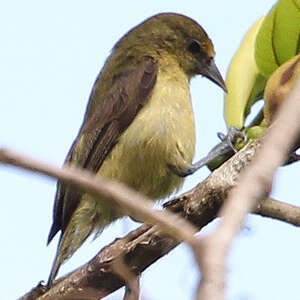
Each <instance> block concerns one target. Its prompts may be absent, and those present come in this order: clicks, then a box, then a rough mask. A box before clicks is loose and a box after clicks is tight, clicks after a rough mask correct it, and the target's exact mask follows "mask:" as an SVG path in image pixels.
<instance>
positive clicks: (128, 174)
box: [98, 59, 195, 199]
mask: <svg viewBox="0 0 300 300" xmlns="http://www.w3.org/2000/svg"><path fill="white" fill-rule="evenodd" d="M194 148H195V133H194V117H193V111H192V105H191V100H190V91H189V79H188V77H187V76H186V74H185V73H184V72H183V71H182V70H181V69H180V67H179V66H178V64H177V63H176V62H175V61H173V60H172V59H168V60H164V61H160V65H159V71H158V76H157V81H156V83H155V87H154V89H153V92H152V95H151V97H150V99H149V100H148V102H147V104H146V105H145V106H144V107H143V108H142V109H141V110H140V112H139V113H138V115H137V116H136V118H135V119H134V121H133V122H132V124H131V125H130V126H129V127H128V129H127V130H126V131H125V132H124V133H123V134H122V136H121V137H120V140H119V142H118V144H117V145H116V146H115V147H114V149H113V150H112V151H111V153H110V155H109V156H108V157H107V158H106V160H105V161H104V163H103V165H102V167H101V169H100V171H99V173H98V174H99V175H101V176H105V177H109V178H112V179H116V180H119V181H121V182H123V183H125V184H127V185H129V186H131V187H132V188H134V189H136V190H138V191H140V192H141V193H144V194H146V195H147V196H149V197H151V198H153V199H159V198H162V197H165V196H167V195H169V194H170V193H172V192H173V191H174V190H176V189H178V188H179V187H180V186H181V184H182V181H183V179H182V178H180V177H179V176H177V175H175V174H173V173H172V172H171V171H170V169H169V168H168V166H167V164H174V165H175V166H177V165H180V164H182V161H186V162H188V163H191V162H192V159H193V156H194Z"/></svg>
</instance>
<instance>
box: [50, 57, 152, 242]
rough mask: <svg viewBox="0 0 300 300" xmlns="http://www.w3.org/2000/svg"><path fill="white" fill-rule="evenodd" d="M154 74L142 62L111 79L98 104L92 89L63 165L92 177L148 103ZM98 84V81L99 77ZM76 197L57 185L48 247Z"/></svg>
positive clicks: (66, 187) (149, 64)
mask: <svg viewBox="0 0 300 300" xmlns="http://www.w3.org/2000/svg"><path fill="white" fill-rule="evenodd" d="M157 70H158V68H157V64H156V63H155V62H154V61H153V60H152V59H151V58H150V57H149V58H145V59H144V61H143V62H140V63H139V64H138V65H137V66H136V67H134V68H133V69H131V70H129V71H125V72H121V73H119V74H117V75H116V76H114V78H113V83H112V85H111V88H110V90H109V92H108V93H107V96H106V97H105V98H103V99H102V100H101V101H99V102H95V101H94V100H95V99H93V97H97V95H96V92H95V88H94V89H93V92H92V94H91V97H90V102H91V101H93V106H92V111H91V109H90V107H91V106H90V104H91V103H89V111H88V115H87V117H86V118H85V121H84V124H83V126H82V128H81V130H80V132H79V135H78V137H77V139H76V140H75V141H74V143H73V145H72V147H71V149H70V152H69V154H68V156H67V158H66V163H67V164H72V165H74V166H78V167H81V168H84V169H87V170H89V171H91V172H95V173H96V172H97V171H98V170H99V168H100V167H101V165H102V163H103V161H104V159H105V158H106V156H107V155H108V153H109V152H110V151H111V149H112V148H113V147H114V145H115V144H116V143H117V142H118V138H119V137H120V135H121V134H122V132H123V131H124V130H126V128H128V126H129V125H130V123H131V122H132V121H133V119H134V118H135V116H136V115H137V113H138V112H139V110H140V109H141V108H142V107H143V105H144V104H145V103H146V102H147V100H148V99H149V97H150V95H151V92H152V89H153V87H154V84H155V82H156V77H157ZM98 80H101V76H100V77H99V79H98ZM95 85H97V82H96V84H95ZM99 92H100V93H101V90H100V91H99V90H98V91H97V93H99ZM95 103H96V104H95ZM80 197H81V194H80V192H79V191H78V190H77V189H76V188H74V187H70V186H69V185H66V184H64V183H61V182H58V186H57V192H56V197H55V204H54V218H53V224H52V227H51V230H50V233H49V237H48V243H49V242H50V241H51V240H52V238H53V237H54V236H55V234H56V233H57V232H58V231H59V230H62V232H64V230H65V229H66V227H67V225H68V223H69V221H70V218H71V216H72V214H73V212H74V210H75V209H76V207H77V205H78V203H79V201H80Z"/></svg>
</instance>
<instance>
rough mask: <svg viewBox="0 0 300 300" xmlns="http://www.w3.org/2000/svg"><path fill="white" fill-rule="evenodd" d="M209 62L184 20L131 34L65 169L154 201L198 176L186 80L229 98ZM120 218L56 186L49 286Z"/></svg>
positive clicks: (98, 86)
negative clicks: (201, 81)
mask: <svg viewBox="0 0 300 300" xmlns="http://www.w3.org/2000/svg"><path fill="white" fill-rule="evenodd" d="M214 56H215V51H214V47H213V44H212V42H211V40H210V38H209V37H208V35H207V33H206V32H205V30H204V29H203V28H202V27H201V26H200V25H199V24H198V23H197V22H196V21H194V20H193V19H191V18H189V17H187V16H184V15H181V14H177V13H160V14H157V15H154V16H152V17H150V18H148V19H146V20H145V21H143V22H142V23H141V24H139V25H137V26H136V27H134V28H133V29H131V30H130V31H129V32H128V33H126V34H125V35H124V36H123V37H122V38H121V39H120V40H119V41H118V42H117V43H116V44H115V46H114V47H113V49H112V51H111V54H110V55H109V57H108V58H107V60H106V62H105V64H104V66H103V68H102V70H101V71H100V73H99V75H98V77H97V78H96V81H95V83H94V85H93V88H92V91H91V94H90V97H89V101H88V105H87V109H86V112H85V115H84V119H83V123H82V126H81V128H80V130H79V133H78V135H77V137H76V139H75V141H74V142H73V144H72V146H71V149H70V151H69V153H68V155H67V157H66V160H65V164H67V165H71V166H72V167H80V168H83V169H86V170H88V171H90V172H93V173H95V176H101V177H104V178H109V179H112V180H116V181H119V182H122V183H124V184H126V185H128V186H129V187H131V188H132V189H134V190H136V191H138V192H140V193H143V194H144V195H146V196H148V197H150V198H151V199H153V200H159V199H162V198H165V197H167V196H168V195H170V194H172V193H174V192H175V191H177V190H178V189H179V188H180V187H181V186H182V183H183V180H184V177H185V176H187V175H189V174H191V173H193V172H194V171H195V170H196V168H195V167H193V166H194V165H193V164H192V161H193V157H194V151H195V128H194V114H193V109H192V104H191V95H190V89H189V84H190V80H191V79H192V78H193V77H194V76H196V75H202V76H204V77H206V78H208V79H209V80H211V81H212V82H214V83H215V84H217V85H218V86H220V87H221V88H222V89H223V90H224V91H226V87H225V83H224V80H223V78H222V76H221V74H220V72H219V70H218V68H217V66H216V64H215V61H214ZM123 216H124V212H122V209H121V208H120V207H116V206H115V205H112V203H111V202H110V201H109V199H105V198H101V199H99V198H95V197H94V196H92V195H90V194H88V193H85V192H82V191H80V190H79V189H78V188H76V187H74V186H72V185H69V184H65V183H63V182H60V181H59V182H58V183H57V191H56V196H55V202H54V211H53V223H52V226H51V229H50V233H49V236H48V244H49V243H50V242H51V240H52V239H53V237H54V236H55V235H56V234H57V233H58V232H60V238H59V242H58V247H57V251H56V256H55V259H54V262H53V265H52V269H51V272H50V276H49V279H48V283H47V285H48V286H49V287H50V286H51V285H52V283H53V281H54V279H55V277H56V275H57V273H58V270H59V268H60V266H61V264H62V263H64V262H65V261H66V260H67V259H68V258H70V257H71V256H72V255H73V254H74V252H75V251H76V250H77V249H78V248H79V247H80V246H81V245H82V244H83V242H84V241H85V240H86V239H87V238H88V237H89V236H90V235H91V234H93V233H94V234H95V237H97V236H98V235H99V234H100V233H101V232H102V230H103V229H104V227H105V226H107V225H108V224H110V223H111V222H113V221H114V220H116V219H118V218H121V217H123Z"/></svg>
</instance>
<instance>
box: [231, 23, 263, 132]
mask: <svg viewBox="0 0 300 300" xmlns="http://www.w3.org/2000/svg"><path fill="white" fill-rule="evenodd" d="M262 22H263V18H261V19H260V20H259V21H257V22H256V23H255V24H254V25H253V26H252V27H251V28H250V30H249V31H248V32H247V34H246V35H245V37H244V39H243V41H242V42H241V45H240V47H239V49H238V51H237V52H236V54H235V56H234V57H233V59H232V61H231V64H230V66H229V69H228V72H227V76H226V87H227V89H228V93H227V95H226V96H225V120H226V123H227V125H228V127H231V126H235V127H237V128H242V127H243V125H244V120H245V117H246V116H247V114H248V112H249V107H250V106H251V105H252V104H253V102H255V101H256V100H257V99H258V98H259V97H258V96H259V95H262V92H263V89H264V85H265V81H266V79H265V78H264V77H263V76H261V74H259V70H258V67H257V65H256V61H255V41H256V36H257V34H258V32H259V28H260V26H261V24H262Z"/></svg>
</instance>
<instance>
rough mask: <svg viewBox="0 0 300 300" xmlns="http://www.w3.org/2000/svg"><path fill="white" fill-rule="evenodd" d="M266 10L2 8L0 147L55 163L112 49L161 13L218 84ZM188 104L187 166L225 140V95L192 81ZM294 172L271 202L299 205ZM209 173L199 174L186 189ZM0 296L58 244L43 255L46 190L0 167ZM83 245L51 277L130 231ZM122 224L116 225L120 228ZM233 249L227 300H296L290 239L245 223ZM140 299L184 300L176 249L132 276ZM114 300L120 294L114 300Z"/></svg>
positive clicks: (270, 227)
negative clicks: (210, 64) (182, 20)
mask: <svg viewBox="0 0 300 300" xmlns="http://www.w3.org/2000/svg"><path fill="white" fill-rule="evenodd" d="M274 3H275V1H274V0H265V1H261V0H252V1H240V0H228V1H220V0H210V1H191V0H186V1H177V0H172V1H170V0H168V1H158V0H153V1H147V2H146V1H144V2H143V1H123V2H120V3H118V2H116V1H114V2H109V1H91V0H87V1H74V0H73V1H69V0H65V1H57V0H53V1H51V2H50V1H48V2H46V1H37V0H36V1H34V0H27V1H6V2H3V3H2V4H0V36H1V41H2V44H1V47H0V66H1V69H0V99H1V100H0V101H1V102H0V103H1V106H0V107H1V110H0V128H1V131H0V145H1V146H2V145H5V146H7V147H9V148H11V149H14V150H18V151H21V152H23V153H25V154H27V155H30V156H32V157H33V158H36V159H40V160H43V161H46V162H49V163H52V164H55V165H58V166H59V165H61V164H62V163H63V161H64V158H65V155H66V153H67V151H68V149H69V147H70V145H71V143H72V141H73V139H74V138H75V136H76V134H77V131H78V128H79V126H80V125H81V121H82V117H83V113H84V110H85V106H86V103H87V99H88V96H89V93H90V90H91V87H92V85H93V82H94V79H95V77H96V76H97V74H98V72H99V71H100V68H101V67H102V65H103V62H104V60H105V58H106V57H107V56H108V54H109V52H110V49H111V48H112V46H113V45H114V43H115V42H116V41H117V40H118V39H119V38H120V37H121V36H122V35H123V34H124V33H125V32H126V31H127V30H129V29H130V28H132V27H133V26H135V25H137V24H138V23H139V22H141V21H143V20H144V19H145V18H147V17H149V16H151V15H153V14H156V13H159V12H166V11H172V12H179V13H183V14H186V15H188V16H190V17H192V18H194V19H195V20H197V21H198V22H199V23H200V24H201V25H202V26H203V27H204V28H205V29H206V31H207V32H208V34H209V35H210V37H211V39H212V40H213V41H214V45H215V50H216V53H217V56H216V62H217V64H218V66H219V68H220V70H221V72H222V73H223V74H224V76H225V74H226V70H227V67H228V65H229V62H230V59H231V57H232V56H233V54H234V52H235V50H236V49H237V47H238V45H239V42H240V40H241V38H242V36H243V34H244V33H245V32H246V30H247V29H248V28H249V26H251V24H252V23H253V22H254V21H256V20H257V19H258V18H259V17H260V16H262V15H263V14H265V13H267V11H268V10H269V9H270V8H271V6H272V5H273V4H274ZM192 97H193V104H194V109H195V116H196V121H197V143H198V144H197V157H196V159H197V158H200V157H201V156H203V155H205V154H206V153H207V151H208V150H209V149H210V148H211V147H212V146H213V145H214V144H215V143H216V142H217V137H216V132H218V131H223V132H224V131H225V123H224V120H223V95H222V91H221V89H220V88H217V87H216V86H215V85H213V84H212V83H211V82H210V81H208V80H206V79H203V78H200V77H198V78H196V79H194V80H193V82H192ZM297 169H299V166H297V165H295V166H292V167H286V168H282V169H281V170H280V171H279V172H278V176H277V178H276V184H275V186H274V192H273V194H274V197H276V198H278V199H281V200H283V201H287V202H290V203H294V204H297V197H296V196H295V195H298V190H297V189H296V187H297V184H296V181H298V178H297V175H296V172H297ZM207 175H208V171H207V170H205V169H203V170H201V171H199V172H198V173H196V174H195V175H193V176H192V177H191V178H188V179H187V184H186V186H185V189H188V188H191V187H193V186H194V185H195V184H196V183H198V182H199V181H201V180H203V179H204V178H205V177H206V176H207ZM0 182H1V200H0V212H1V218H0V226H1V227H0V228H1V231H0V246H1V248H0V265H1V271H0V278H1V280H0V282H1V283H2V287H1V298H2V299H7V300H10V299H15V298H17V297H19V296H21V295H22V294H24V293H25V292H27V291H28V290H29V289H31V288H32V287H33V286H34V285H35V284H37V283H38V281H40V280H43V279H44V280H46V279H47V277H48V274H49V271H50V267H51V264H52V260H53V257H54V253H55V251H56V245H57V238H56V239H55V240H54V241H53V242H52V243H51V245H50V246H49V247H46V238H47V235H48V231H49V229H50V225H51V218H52V206H53V198H54V193H55V182H54V181H53V180H50V179H48V178H45V177H37V176H36V175H32V174H31V173H28V172H23V171H20V170H16V169H14V168H8V167H3V166H0ZM118 223H119V224H117V225H116V226H111V227H110V228H109V229H108V230H105V231H104V233H103V235H102V236H101V237H100V238H99V239H97V240H96V241H94V242H92V243H91V242H87V243H86V244H85V245H84V246H83V247H82V249H80V251H78V252H77V253H76V254H75V255H74V257H73V258H72V259H71V260H70V261H69V262H67V263H66V264H65V265H64V266H63V267H62V268H61V272H60V275H62V274H63V273H65V272H68V271H70V270H72V269H74V268H76V267H78V266H80V265H81V264H82V263H85V262H86V261H87V260H89V259H90V258H91V257H92V256H93V255H94V254H95V253H96V252H97V250H98V249H100V248H101V247H103V246H104V245H106V244H107V243H108V242H109V241H111V240H113V239H115V238H116V237H120V236H123V235H124V234H125V233H126V232H127V231H128V230H130V228H131V226H132V225H131V224H129V223H124V222H123V223H121V222H118ZM120 224H121V226H120ZM246 225H247V227H249V228H250V231H249V230H247V229H245V230H244V231H243V233H242V234H241V235H240V237H239V238H237V239H236V241H235V243H234V246H233V248H232V251H231V255H230V259H229V270H228V287H227V296H228V299H249V300H250V299H251V300H252V299H263V300H268V299H272V300H274V299H278V300H279V299H297V297H298V298H300V296H298V295H299V276H298V272H297V271H298V270H299V268H300V259H299V253H300V231H299V230H298V229H296V228H295V227H292V226H291V225H286V224H284V223H281V222H277V221H272V220H270V219H267V218H261V217H253V216H251V217H249V218H248V220H247V224H246ZM142 278H143V281H142V293H143V295H144V296H145V299H151V300H159V299H180V300H185V299H192V298H193V295H194V291H195V288H196V284H197V270H195V266H194V261H193V258H192V256H191V255H190V253H189V251H188V250H187V247H186V246H180V247H178V248H177V249H176V250H175V251H173V252H172V253H170V254H169V255H168V256H166V257H165V258H163V259H162V260H160V261H159V262H157V263H156V264H155V265H153V266H151V267H150V268H149V269H148V270H147V271H146V272H145V273H144V274H143V276H142ZM118 297H120V296H118Z"/></svg>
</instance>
